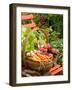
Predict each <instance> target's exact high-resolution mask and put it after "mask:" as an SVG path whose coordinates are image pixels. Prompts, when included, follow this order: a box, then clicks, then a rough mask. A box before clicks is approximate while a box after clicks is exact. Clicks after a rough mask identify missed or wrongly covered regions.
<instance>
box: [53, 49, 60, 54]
mask: <svg viewBox="0 0 72 90" xmlns="http://www.w3.org/2000/svg"><path fill="white" fill-rule="evenodd" d="M51 53H53V54H58V53H59V50H58V49H55V48H52V49H51Z"/></svg>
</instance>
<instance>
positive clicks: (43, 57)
mask: <svg viewBox="0 0 72 90" xmlns="http://www.w3.org/2000/svg"><path fill="white" fill-rule="evenodd" d="M36 54H37V56H38V57H39V58H40V59H41V60H46V59H47V58H46V57H45V56H44V55H42V54H40V53H36Z"/></svg>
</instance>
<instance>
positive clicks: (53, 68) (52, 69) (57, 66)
mask: <svg viewBox="0 0 72 90" xmlns="http://www.w3.org/2000/svg"><path fill="white" fill-rule="evenodd" d="M59 67H60V65H56V66H54V67H52V68H51V69H50V70H49V72H52V71H54V70H56V69H58V68H59Z"/></svg>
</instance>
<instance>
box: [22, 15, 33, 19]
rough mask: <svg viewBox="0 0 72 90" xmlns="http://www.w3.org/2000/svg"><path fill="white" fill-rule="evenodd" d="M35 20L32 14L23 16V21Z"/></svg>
mask: <svg viewBox="0 0 72 90" xmlns="http://www.w3.org/2000/svg"><path fill="white" fill-rule="evenodd" d="M33 18H34V17H33V15H32V14H30V15H23V16H21V19H22V20H32V19H33Z"/></svg>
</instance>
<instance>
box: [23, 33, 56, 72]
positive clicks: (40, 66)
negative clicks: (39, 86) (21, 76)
mask: <svg viewBox="0 0 72 90" xmlns="http://www.w3.org/2000/svg"><path fill="white" fill-rule="evenodd" d="M30 34H31V33H30ZM45 37H46V36H45ZM28 38H29V36H28V37H27V39H28ZM25 44H26V42H25ZM23 62H24V64H26V65H27V66H28V67H29V68H31V69H33V70H37V71H47V70H48V69H49V68H51V67H52V66H53V64H54V63H55V62H56V60H51V61H49V60H43V61H36V60H32V59H28V58H26V55H25V52H23Z"/></svg>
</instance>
